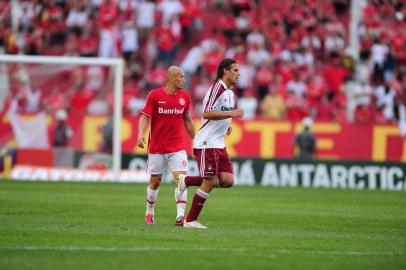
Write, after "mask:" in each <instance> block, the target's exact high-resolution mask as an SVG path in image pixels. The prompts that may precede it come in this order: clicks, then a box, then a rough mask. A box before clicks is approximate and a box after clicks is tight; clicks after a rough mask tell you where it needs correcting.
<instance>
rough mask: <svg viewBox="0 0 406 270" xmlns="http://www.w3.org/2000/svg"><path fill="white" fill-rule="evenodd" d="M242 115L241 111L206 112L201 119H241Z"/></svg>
mask: <svg viewBox="0 0 406 270" xmlns="http://www.w3.org/2000/svg"><path fill="white" fill-rule="evenodd" d="M243 115H244V111H243V110H242V109H235V110H232V111H215V110H213V111H208V112H204V113H203V118H204V119H207V120H224V119H227V118H241V117H242V116H243Z"/></svg>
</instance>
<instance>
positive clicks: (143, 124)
mask: <svg viewBox="0 0 406 270" xmlns="http://www.w3.org/2000/svg"><path fill="white" fill-rule="evenodd" d="M152 93H153V91H151V92H150V93H149V94H148V96H147V101H146V103H145V107H144V109H142V111H141V114H140V118H139V120H138V137H137V146H138V147H140V148H144V145H145V144H146V140H145V137H144V135H145V131H147V128H148V125H149V122H150V120H151V115H152V111H153V107H154V97H153V94H152Z"/></svg>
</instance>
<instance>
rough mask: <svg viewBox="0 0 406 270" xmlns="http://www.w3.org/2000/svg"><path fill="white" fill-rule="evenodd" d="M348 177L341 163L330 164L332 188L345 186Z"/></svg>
mask: <svg viewBox="0 0 406 270" xmlns="http://www.w3.org/2000/svg"><path fill="white" fill-rule="evenodd" d="M347 177H348V173H347V169H346V168H345V167H344V166H342V165H333V166H331V182H332V184H331V187H333V188H347V182H346V181H345V180H346V179H347Z"/></svg>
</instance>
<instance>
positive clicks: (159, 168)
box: [145, 154, 165, 224]
mask: <svg viewBox="0 0 406 270" xmlns="http://www.w3.org/2000/svg"><path fill="white" fill-rule="evenodd" d="M164 165H165V160H164V157H163V155H159V154H148V163H147V173H148V174H150V175H151V178H150V180H149V184H148V187H147V200H146V204H147V205H146V210H145V223H146V224H154V223H155V219H154V216H155V202H156V199H157V196H158V191H159V185H160V184H161V180H162V173H163V170H164Z"/></svg>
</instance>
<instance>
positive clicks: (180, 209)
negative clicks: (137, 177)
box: [167, 151, 188, 226]
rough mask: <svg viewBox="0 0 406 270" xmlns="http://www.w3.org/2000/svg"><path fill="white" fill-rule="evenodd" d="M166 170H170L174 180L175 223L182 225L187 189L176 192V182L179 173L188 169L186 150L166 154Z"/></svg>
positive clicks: (184, 173)
mask: <svg viewBox="0 0 406 270" xmlns="http://www.w3.org/2000/svg"><path fill="white" fill-rule="evenodd" d="M167 158H168V165H167V166H168V170H170V171H171V172H172V176H173V179H174V182H175V186H176V188H175V202H176V222H175V225H178V226H183V221H184V219H185V209H186V202H187V191H185V192H182V194H178V189H177V184H178V179H179V176H180V175H186V173H187V169H188V160H187V154H186V151H178V152H175V153H170V154H167Z"/></svg>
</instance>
